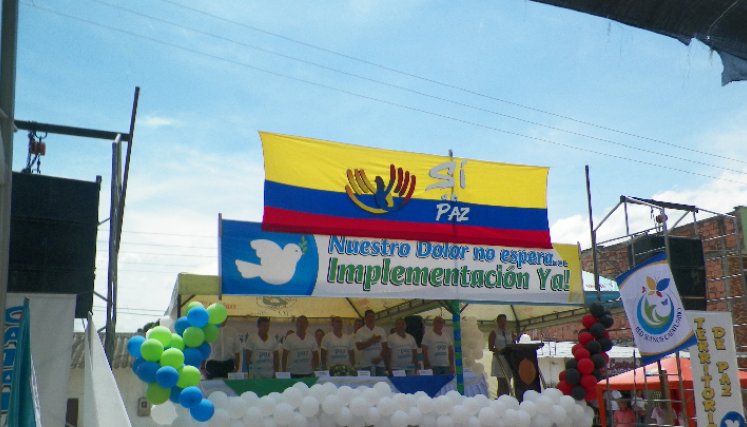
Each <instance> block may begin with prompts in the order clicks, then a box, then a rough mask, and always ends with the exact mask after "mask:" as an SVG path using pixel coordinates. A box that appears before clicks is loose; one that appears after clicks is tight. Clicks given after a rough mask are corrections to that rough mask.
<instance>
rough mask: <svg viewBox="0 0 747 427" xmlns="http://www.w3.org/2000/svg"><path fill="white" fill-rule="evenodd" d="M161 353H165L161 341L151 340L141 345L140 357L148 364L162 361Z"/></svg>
mask: <svg viewBox="0 0 747 427" xmlns="http://www.w3.org/2000/svg"><path fill="white" fill-rule="evenodd" d="M200 332H202V331H200ZM161 353H163V344H161V341H158V340H155V339H152V338H149V339H147V340H145V342H143V343H142V344H141V345H140V355H141V356H142V357H143V359H145V360H147V361H148V362H158V361H159V360H160V359H161Z"/></svg>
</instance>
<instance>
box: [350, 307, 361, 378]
mask: <svg viewBox="0 0 747 427" xmlns="http://www.w3.org/2000/svg"><path fill="white" fill-rule="evenodd" d="M362 327H363V319H362V318H360V317H358V318H356V319H355V320H354V321H353V334H352V335H351V336H350V340H351V341H353V366H355V367H356V368H360V367H361V360H362V359H363V358H362V357H361V351H360V350H358V347H356V346H355V333H356V332H358V330H359V329H360V328H362Z"/></svg>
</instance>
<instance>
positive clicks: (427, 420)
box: [423, 414, 436, 427]
mask: <svg viewBox="0 0 747 427" xmlns="http://www.w3.org/2000/svg"><path fill="white" fill-rule="evenodd" d="M435 425H436V416H435V415H433V414H425V415H423V426H429V427H430V426H435Z"/></svg>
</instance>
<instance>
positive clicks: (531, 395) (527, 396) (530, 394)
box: [524, 390, 540, 402]
mask: <svg viewBox="0 0 747 427" xmlns="http://www.w3.org/2000/svg"><path fill="white" fill-rule="evenodd" d="M539 397H540V394H539V393H537V392H536V391H534V390H527V391H525V392H524V402H526V401H527V400H529V401H532V402H533V401H535V400H537V399H539Z"/></svg>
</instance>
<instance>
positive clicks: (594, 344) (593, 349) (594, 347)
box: [586, 341, 602, 355]
mask: <svg viewBox="0 0 747 427" xmlns="http://www.w3.org/2000/svg"><path fill="white" fill-rule="evenodd" d="M586 349H587V350H589V353H591V354H592V355H594V354H597V353H599V352H601V351H602V345H601V344H599V341H589V342H588V343H587V344H586Z"/></svg>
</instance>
